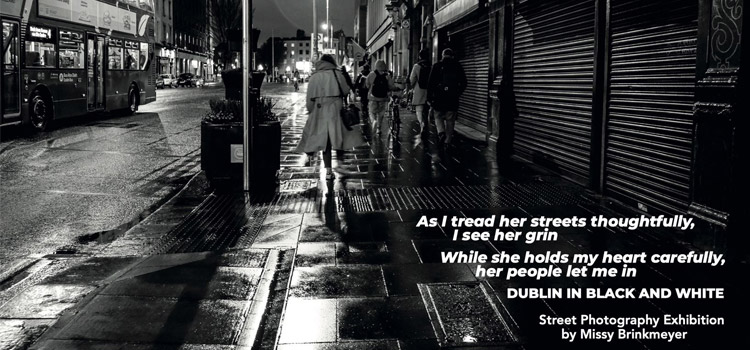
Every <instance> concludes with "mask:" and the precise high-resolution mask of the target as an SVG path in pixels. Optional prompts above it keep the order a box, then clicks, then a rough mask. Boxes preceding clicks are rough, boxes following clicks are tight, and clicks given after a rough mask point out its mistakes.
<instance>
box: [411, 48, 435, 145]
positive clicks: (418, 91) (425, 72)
mask: <svg viewBox="0 0 750 350" xmlns="http://www.w3.org/2000/svg"><path fill="white" fill-rule="evenodd" d="M409 83H410V84H411V86H412V97H411V104H412V106H414V109H415V112H416V114H417V121H419V130H420V133H422V134H424V133H425V132H427V130H428V128H427V125H428V122H429V120H427V119H426V118H427V116H426V115H425V113H426V112H427V111H426V109H427V108H425V107H426V106H427V87H428V85H429V83H430V51H429V50H428V49H422V50H421V51H419V61H418V62H417V63H416V64H414V67H413V68H412V69H411V74H410V75H409Z"/></svg>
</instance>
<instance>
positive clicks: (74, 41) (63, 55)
mask: <svg viewBox="0 0 750 350" xmlns="http://www.w3.org/2000/svg"><path fill="white" fill-rule="evenodd" d="M83 54H84V52H83V34H82V33H78V32H69V31H65V30H61V31H60V51H59V60H60V68H62V69H83V62H84V56H83Z"/></svg>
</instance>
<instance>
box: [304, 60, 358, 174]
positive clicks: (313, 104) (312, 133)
mask: <svg viewBox="0 0 750 350" xmlns="http://www.w3.org/2000/svg"><path fill="white" fill-rule="evenodd" d="M335 62H336V61H335V60H334V58H333V56H331V55H323V56H322V57H321V58H320V60H319V61H318V62H316V63H315V73H313V75H312V76H311V77H310V82H309V83H308V86H307V99H306V107H307V111H308V112H309V117H308V119H307V122H306V123H305V127H304V128H303V131H302V138H301V139H300V142H299V145H297V148H296V150H297V152H304V153H306V154H307V157H308V161H309V160H310V159H312V157H313V156H314V155H315V153H316V152H320V151H323V163H324V165H325V168H326V179H328V180H332V179H333V177H334V176H333V169H332V165H331V161H332V159H331V152H332V150H336V158H337V159H339V160H341V159H343V154H344V150H348V149H352V148H354V147H357V146H360V145H362V144H364V139H363V138H362V133H361V131H360V128H358V127H356V126H355V127H353V128H352V129H351V130H347V128H346V127H345V126H344V123H343V122H342V121H341V114H340V111H341V108H342V106H343V100H342V98H343V97H344V96H345V95H346V94H347V93H348V92H349V85H347V84H346V78H344V75H343V74H342V73H341V71H340V70H339V69H338V68H337V67H336V63H335ZM337 79H338V81H337ZM342 95H344V96H342Z"/></svg>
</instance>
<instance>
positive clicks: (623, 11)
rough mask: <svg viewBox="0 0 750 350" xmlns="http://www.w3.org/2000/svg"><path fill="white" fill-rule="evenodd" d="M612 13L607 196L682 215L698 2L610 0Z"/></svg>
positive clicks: (689, 146) (687, 184)
mask: <svg viewBox="0 0 750 350" xmlns="http://www.w3.org/2000/svg"><path fill="white" fill-rule="evenodd" d="M610 13H611V17H610V20H611V27H610V28H611V34H610V35H611V46H610V47H611V49H610V50H611V51H610V52H611V53H610V55H611V57H610V76H609V77H610V78H609V98H608V113H607V120H606V146H605V147H606V150H605V160H604V162H605V163H604V176H605V182H604V191H605V194H607V195H610V196H612V197H614V198H618V199H621V200H624V201H626V202H628V203H630V204H638V205H639V207H641V208H642V209H656V210H657V211H666V212H684V211H685V210H686V209H687V206H688V204H689V194H690V169H691V158H692V140H693V102H694V89H695V70H696V67H695V64H696V45H697V43H696V41H697V28H698V25H697V19H698V1H697V0H671V1H658V2H654V1H651V0H635V1H634V0H629V1H623V0H612V2H611V12H610ZM644 206H645V207H644Z"/></svg>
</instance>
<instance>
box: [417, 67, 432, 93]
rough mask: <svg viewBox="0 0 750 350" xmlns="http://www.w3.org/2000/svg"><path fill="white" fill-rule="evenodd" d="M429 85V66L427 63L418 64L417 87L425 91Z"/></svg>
mask: <svg viewBox="0 0 750 350" xmlns="http://www.w3.org/2000/svg"><path fill="white" fill-rule="evenodd" d="M429 83H430V65H429V64H428V63H427V62H419V80H418V81H417V85H419V88H420V89H427V85H428V84H429Z"/></svg>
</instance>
